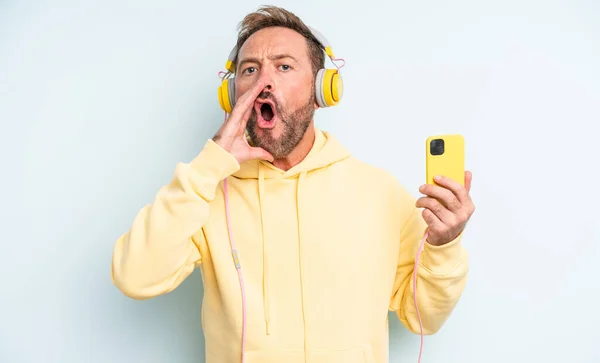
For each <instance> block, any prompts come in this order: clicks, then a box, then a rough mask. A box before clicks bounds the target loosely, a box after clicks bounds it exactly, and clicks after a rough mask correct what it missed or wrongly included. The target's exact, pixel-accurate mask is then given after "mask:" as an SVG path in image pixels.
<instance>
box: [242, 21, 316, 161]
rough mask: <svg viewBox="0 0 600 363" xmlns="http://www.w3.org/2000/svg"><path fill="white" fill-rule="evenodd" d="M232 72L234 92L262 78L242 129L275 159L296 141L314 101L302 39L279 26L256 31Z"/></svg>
mask: <svg viewBox="0 0 600 363" xmlns="http://www.w3.org/2000/svg"><path fill="white" fill-rule="evenodd" d="M238 59H239V63H238V69H237V71H236V77H235V79H236V87H237V89H236V95H242V94H244V93H245V92H246V91H248V90H249V89H250V88H251V87H252V85H253V84H254V83H255V82H256V81H258V80H259V79H262V80H263V81H264V82H265V89H264V91H263V92H262V93H261V94H260V95H259V96H258V98H257V99H256V101H255V103H254V109H253V111H252V114H251V115H250V118H249V119H248V124H247V126H246V129H247V130H248V134H249V136H250V139H251V141H252V143H253V144H254V146H258V147H262V148H263V149H265V150H267V151H268V152H270V153H271V155H273V157H274V158H276V159H279V158H283V157H285V156H287V155H288V154H289V153H290V152H291V151H292V150H293V149H294V148H295V147H296V145H298V143H299V142H300V140H301V139H302V137H303V136H304V133H305V132H306V130H307V128H308V126H309V125H310V123H311V121H312V119H313V115H314V112H315V109H316V108H317V104H316V102H315V96H314V76H313V70H312V65H311V61H310V57H309V53H308V45H307V43H306V38H304V37H303V36H302V35H300V34H298V33H297V32H295V31H293V30H291V29H287V28H281V27H271V28H265V29H262V30H259V31H258V32H256V33H254V34H253V35H252V36H250V38H248V40H247V41H246V42H245V43H244V45H243V46H242V48H241V49H240V52H239V56H238Z"/></svg>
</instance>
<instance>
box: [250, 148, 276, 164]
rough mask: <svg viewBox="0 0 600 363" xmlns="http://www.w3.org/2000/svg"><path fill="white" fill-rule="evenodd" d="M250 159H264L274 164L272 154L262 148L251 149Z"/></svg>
mask: <svg viewBox="0 0 600 363" xmlns="http://www.w3.org/2000/svg"><path fill="white" fill-rule="evenodd" d="M250 157H251V158H252V159H262V160H268V161H270V162H273V160H274V158H273V155H271V153H269V152H268V151H267V150H265V149H263V148H261V147H251V148H250Z"/></svg>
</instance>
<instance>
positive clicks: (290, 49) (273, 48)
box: [238, 27, 308, 61]
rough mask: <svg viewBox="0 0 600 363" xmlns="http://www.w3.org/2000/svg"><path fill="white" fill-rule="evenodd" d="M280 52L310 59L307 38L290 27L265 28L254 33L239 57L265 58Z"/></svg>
mask: <svg viewBox="0 0 600 363" xmlns="http://www.w3.org/2000/svg"><path fill="white" fill-rule="evenodd" d="M279 54H290V55H292V56H294V57H295V58H296V59H300V58H301V57H302V56H304V57H305V58H306V59H307V60H308V43H307V40H306V38H305V37H304V36H303V35H302V34H300V33H298V32H296V31H294V30H292V29H288V28H281V27H271V28H265V29H261V30H259V31H257V32H256V33H254V34H252V35H251V36H250V37H249V38H248V40H246V42H245V43H244V44H243V45H242V47H241V48H240V52H239V54H238V59H239V60H240V61H241V60H243V59H244V58H248V57H252V58H263V57H269V56H273V55H279Z"/></svg>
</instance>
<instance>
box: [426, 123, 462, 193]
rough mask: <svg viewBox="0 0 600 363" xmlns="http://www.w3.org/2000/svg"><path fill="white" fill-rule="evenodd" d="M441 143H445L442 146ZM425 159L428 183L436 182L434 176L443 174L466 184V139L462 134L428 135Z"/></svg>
mask: <svg viewBox="0 0 600 363" xmlns="http://www.w3.org/2000/svg"><path fill="white" fill-rule="evenodd" d="M440 140H443V141H440ZM440 144H442V145H443V146H442V147H441V148H440ZM440 152H441V153H440ZM425 159H426V174H427V175H426V180H427V183H428V184H436V183H435V182H434V181H433V177H434V176H436V175H442V176H447V177H450V178H451V179H453V180H455V181H457V182H459V183H460V184H461V185H463V186H464V185H465V140H464V138H463V137H462V135H458V134H454V135H437V136H430V137H428V138H427V141H426V158H425Z"/></svg>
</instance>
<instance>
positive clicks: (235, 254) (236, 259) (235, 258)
mask: <svg viewBox="0 0 600 363" xmlns="http://www.w3.org/2000/svg"><path fill="white" fill-rule="evenodd" d="M223 190H224V192H225V215H226V218H227V231H228V232H229V243H230V244H231V254H232V255H233V261H234V262H235V268H236V269H237V272H238V278H239V280H240V287H241V289H242V363H244V361H245V359H246V354H245V353H246V290H245V289H244V279H243V278H242V266H241V265H240V258H239V256H238V252H237V250H236V248H235V244H234V242H233V232H232V231H231V220H230V216H229V193H228V192H227V178H225V180H223Z"/></svg>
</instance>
